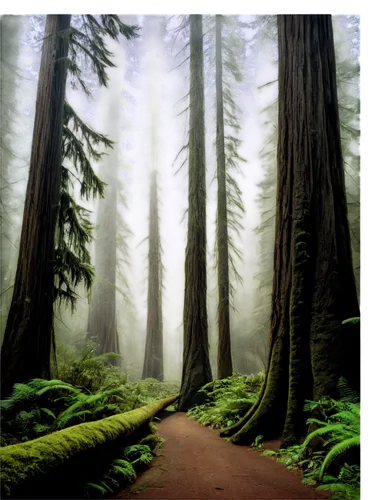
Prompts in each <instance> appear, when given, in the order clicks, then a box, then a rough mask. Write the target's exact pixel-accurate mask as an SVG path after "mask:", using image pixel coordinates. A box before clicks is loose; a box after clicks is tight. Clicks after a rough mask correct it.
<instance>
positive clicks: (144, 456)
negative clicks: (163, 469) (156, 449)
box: [124, 444, 154, 466]
mask: <svg viewBox="0 0 375 500" xmlns="http://www.w3.org/2000/svg"><path fill="white" fill-rule="evenodd" d="M124 457H125V459H126V460H128V461H129V462H131V464H132V465H134V466H139V465H148V464H149V463H151V461H152V459H153V458H154V455H153V453H152V451H151V449H150V448H149V446H147V445H145V444H134V445H132V446H128V447H127V448H125V450H124Z"/></svg>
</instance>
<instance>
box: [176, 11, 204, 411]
mask: <svg viewBox="0 0 375 500" xmlns="http://www.w3.org/2000/svg"><path fill="white" fill-rule="evenodd" d="M211 380H212V374H211V367H210V362H209V357H208V332H207V272H206V155H205V130H204V87H203V34H202V16H201V15H191V16H190V124H189V215H188V237H187V247H186V258H185V297H184V349H183V365H182V381H181V391H180V399H179V410H180V411H186V410H187V409H188V408H189V407H190V406H192V404H194V400H195V397H196V393H197V391H198V390H199V389H200V388H201V387H202V386H203V385H205V384H207V383H208V382H210V381H211Z"/></svg>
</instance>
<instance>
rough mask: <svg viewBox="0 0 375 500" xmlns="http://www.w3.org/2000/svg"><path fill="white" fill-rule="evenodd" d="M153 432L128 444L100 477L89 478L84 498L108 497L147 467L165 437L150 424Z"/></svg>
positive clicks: (130, 481) (129, 482)
mask: <svg viewBox="0 0 375 500" xmlns="http://www.w3.org/2000/svg"><path fill="white" fill-rule="evenodd" d="M150 431H151V434H149V435H147V436H146V437H144V438H143V439H142V440H141V441H140V442H139V443H138V444H133V445H131V446H127V447H125V448H124V449H123V451H122V453H120V455H119V456H118V457H116V458H114V459H113V460H111V462H110V463H109V465H108V468H107V470H106V471H105V472H104V473H103V475H102V476H101V477H100V478H99V479H98V478H94V479H91V480H88V481H87V482H86V484H85V487H84V498H106V497H108V496H111V495H113V494H114V493H116V491H118V490H119V489H120V488H124V487H125V486H127V485H129V484H131V483H132V482H133V481H134V480H135V479H136V477H137V473H138V472H140V471H142V470H144V469H145V468H147V467H148V466H149V465H150V463H151V462H152V460H153V458H154V456H155V450H156V448H157V447H158V446H160V445H161V444H162V443H163V441H164V440H163V438H162V437H161V436H160V435H159V434H157V433H156V432H155V426H154V425H153V424H150Z"/></svg>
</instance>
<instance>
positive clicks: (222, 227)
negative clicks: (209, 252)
mask: <svg viewBox="0 0 375 500" xmlns="http://www.w3.org/2000/svg"><path fill="white" fill-rule="evenodd" d="M221 23H222V16H220V15H217V16H216V161H217V185H218V193H217V222H216V224H217V226H216V230H217V252H218V262H217V272H218V291H219V304H218V307H217V312H218V333H219V337H218V353H217V377H218V378H219V379H221V378H225V377H229V376H230V375H232V373H233V366H232V354H231V343H230V309H229V308H230V303H229V291H230V290H229V254H228V220H227V188H226V171H225V170H226V165H225V135H224V103H223V62H222V50H221Z"/></svg>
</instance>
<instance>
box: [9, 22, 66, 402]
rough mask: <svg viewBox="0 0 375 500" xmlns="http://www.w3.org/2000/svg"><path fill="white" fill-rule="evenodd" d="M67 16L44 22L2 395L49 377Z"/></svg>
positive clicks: (52, 338) (52, 340)
mask: <svg viewBox="0 0 375 500" xmlns="http://www.w3.org/2000/svg"><path fill="white" fill-rule="evenodd" d="M70 19H71V16H70V15H49V16H47V20H46V28H45V38H44V42H43V49H42V60H41V65H40V76H39V82H38V92H37V99H36V115H35V123H34V134H33V143H32V149H31V160H30V172H29V180H28V185H27V190H26V200H25V208H24V215H23V223H22V232H21V243H20V252H19V256H18V264H17V272H16V279H15V285H14V292H13V298H12V303H11V307H10V311H9V316H8V321H7V326H6V330H5V335H4V342H3V347H2V352H1V383H2V386H1V387H2V391H3V393H2V397H4V396H6V394H7V393H8V392H9V391H10V390H11V388H12V385H13V384H14V383H15V382H24V381H27V380H29V379H31V378H36V377H41V378H49V377H50V371H51V365H50V357H51V348H53V345H54V333H53V301H54V249H55V228H56V220H57V214H58V209H59V197H60V183H61V138H62V124H63V107H64V97H65V83H66V75H67V55H68V47H69V42H68V40H69V38H68V32H67V30H68V29H69V26H70Z"/></svg>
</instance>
